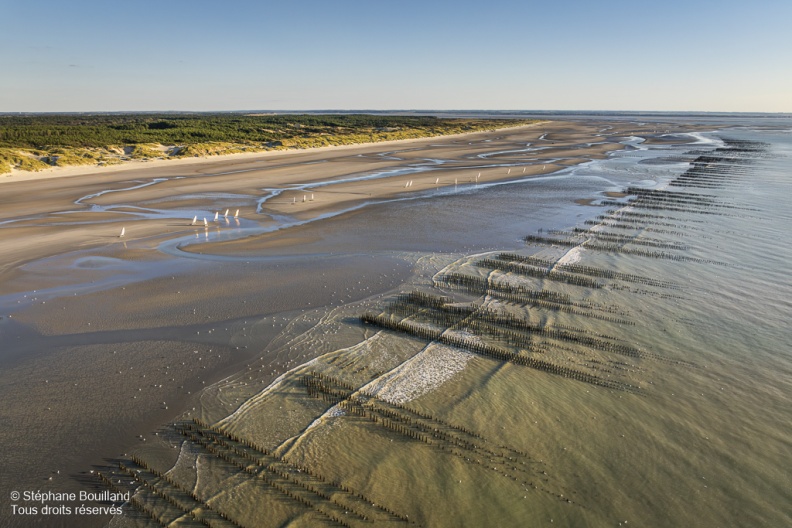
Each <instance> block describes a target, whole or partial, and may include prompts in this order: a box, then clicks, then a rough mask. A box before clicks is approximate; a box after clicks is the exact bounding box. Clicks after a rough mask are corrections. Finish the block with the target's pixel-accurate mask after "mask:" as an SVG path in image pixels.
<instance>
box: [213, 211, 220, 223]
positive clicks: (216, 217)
mask: <svg viewBox="0 0 792 528" xmlns="http://www.w3.org/2000/svg"><path fill="white" fill-rule="evenodd" d="M218 218H220V213H219V212H215V219H214V221H215V222H217V220H218Z"/></svg>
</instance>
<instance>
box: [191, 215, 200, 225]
mask: <svg viewBox="0 0 792 528" xmlns="http://www.w3.org/2000/svg"><path fill="white" fill-rule="evenodd" d="M197 223H198V215H195V216H193V221H192V224H190V225H195V224H197Z"/></svg>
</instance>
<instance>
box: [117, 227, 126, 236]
mask: <svg viewBox="0 0 792 528" xmlns="http://www.w3.org/2000/svg"><path fill="white" fill-rule="evenodd" d="M125 233H126V227H122V228H121V234H120V235H118V238H123V237H124V234H125Z"/></svg>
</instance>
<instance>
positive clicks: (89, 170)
mask: <svg viewBox="0 0 792 528" xmlns="http://www.w3.org/2000/svg"><path fill="white" fill-rule="evenodd" d="M547 123H552V121H539V122H537V123H531V124H529V125H518V126H513V127H501V128H494V129H492V130H482V131H476V132H466V133H461V134H441V135H437V136H426V137H421V138H413V139H392V140H386V141H372V142H367V143H353V144H347V145H328V146H324V147H311V148H287V149H280V150H277V149H272V150H263V151H260V152H239V153H236V154H219V155H217V156H194V157H191V158H168V159H151V160H127V161H122V162H121V163H119V164H116V165H108V166H98V165H92V166H87V165H74V166H65V167H51V168H48V169H42V170H40V171H23V170H19V169H12V170H11V172H10V173H8V174H0V185H2V184H3V183H12V182H22V181H31V180H36V181H38V180H47V179H53V178H68V177H71V176H87V175H96V174H112V173H115V172H122V171H126V170H131V169H152V170H154V169H159V168H163V167H171V166H181V165H188V166H189V165H194V164H211V163H213V162H215V163H223V162H229V161H250V160H256V159H258V158H262V159H265V158H269V157H272V156H278V155H286V156H288V155H292V154H304V153H322V152H333V151H343V150H349V149H355V148H361V147H369V146H374V145H400V144H404V145H409V144H411V143H417V142H421V141H431V140H436V139H438V138H456V137H463V136H475V135H476V134H490V133H493V132H502V131H506V130H519V129H523V128H534V127H537V126H540V125H543V124H547Z"/></svg>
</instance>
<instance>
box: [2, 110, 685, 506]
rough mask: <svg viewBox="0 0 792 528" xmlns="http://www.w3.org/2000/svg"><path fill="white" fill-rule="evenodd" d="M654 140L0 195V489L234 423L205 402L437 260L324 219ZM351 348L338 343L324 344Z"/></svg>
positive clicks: (59, 177) (308, 165)
mask: <svg viewBox="0 0 792 528" xmlns="http://www.w3.org/2000/svg"><path fill="white" fill-rule="evenodd" d="M655 128H656V126H655V125H651V124H649V125H636V124H635V123H626V122H625V123H597V122H586V123H555V122H552V123H541V124H539V125H532V126H529V127H520V128H513V129H504V130H499V131H493V132H478V133H473V134H466V135H460V136H443V137H434V138H424V139H417V140H407V141H397V142H383V143H375V144H368V145H355V146H344V147H326V148H320V149H311V150H306V151H287V152H281V151H279V152H270V153H256V154H236V155H232V156H227V157H222V158H221V157H217V158H208V159H202V160H195V159H190V160H168V161H162V162H139V163H135V164H130V165H129V166H114V167H110V168H96V169H93V168H92V169H85V168H68V169H58V170H55V171H52V172H51V173H50V172H44V173H31V174H29V175H27V174H22V175H20V174H19V173H15V174H14V175H13V176H12V177H5V178H0V181H2V191H3V192H2V194H1V195H0V205H1V206H2V207H0V255H3V257H2V261H0V310H1V311H0V315H2V316H3V318H2V320H0V332H2V334H3V341H4V342H5V343H7V344H8V345H7V346H4V347H3V351H2V353H0V365H2V366H3V367H4V368H3V369H2V371H1V372H0V398H2V400H3V401H4V402H7V404H8V405H6V408H5V410H4V411H3V415H2V418H3V419H5V420H6V421H7V422H8V423H10V424H12V426H11V427H8V428H4V430H3V431H2V432H0V440H2V441H3V442H4V445H5V446H7V447H8V449H9V453H11V452H13V455H9V456H8V457H7V460H6V469H7V471H8V474H9V475H11V476H13V478H14V479H17V480H18V481H20V482H22V484H24V485H26V486H28V487H31V488H32V487H34V486H39V487H41V489H44V487H46V488H47V489H48V490H51V491H57V492H74V491H80V490H81V489H82V488H81V486H82V484H81V481H80V480H79V479H85V478H88V477H86V474H87V472H88V471H89V470H90V469H91V468H93V467H99V466H101V465H102V464H106V463H108V461H112V459H113V457H115V456H118V455H119V454H120V453H122V452H127V451H129V450H130V449H133V448H135V449H139V448H144V446H145V442H150V443H157V444H161V443H162V442H163V440H162V439H160V438H158V437H157V436H156V435H153V432H155V431H156V430H157V424H163V423H166V422H168V421H170V420H172V419H173V418H174V417H177V416H182V415H184V413H193V415H203V413H205V412H211V413H214V414H217V413H221V414H222V412H231V411H233V409H235V408H236V407H238V406H239V405H241V404H242V403H243V402H241V401H235V400H233V399H230V397H229V399H228V400H224V401H222V403H217V401H218V400H217V399H216V397H221V395H219V394H217V393H213V394H212V395H211V397H208V396H207V397H202V395H205V394H207V393H206V392H205V391H206V390H207V388H208V387H211V386H212V385H213V384H214V383H215V382H217V381H218V380H220V379H222V378H225V377H227V376H230V375H235V374H238V373H239V372H240V371H243V370H244V369H245V368H246V367H247V365H248V364H249V362H250V361H251V360H252V359H254V358H264V363H266V365H267V368H268V369H269V370H268V371H267V372H266V373H259V374H257V377H256V381H255V382H256V383H257V384H259V385H262V386H266V384H268V383H269V382H270V381H271V380H272V379H275V378H276V377H277V376H278V375H280V374H282V373H283V372H285V371H287V370H289V369H290V368H293V367H294V366H296V365H299V364H302V363H303V362H305V361H307V360H309V359H310V354H314V355H317V354H321V353H322V352H323V351H325V349H324V348H322V347H321V346H319V345H317V346H316V347H315V349H312V350H311V351H310V352H305V351H302V350H300V349H299V347H297V346H296V345H293V346H294V351H292V350H291V349H290V348H289V346H292V345H284V343H286V344H288V343H292V340H297V342H299V336H300V335H302V333H303V332H305V331H306V330H307V329H308V328H310V327H311V326H312V325H314V324H315V323H316V321H317V320H318V318H321V317H322V313H323V311H324V312H327V311H332V310H334V309H336V308H338V307H341V306H344V305H346V304H349V303H351V302H358V301H366V300H367V299H372V298H375V297H377V296H380V295H384V294H386V293H388V292H392V291H393V290H394V289H395V288H398V287H399V285H400V284H402V283H403V282H404V281H406V280H407V279H408V278H409V277H410V276H411V275H412V272H413V266H414V265H415V261H416V260H417V259H418V258H419V257H418V256H416V255H419V253H420V252H421V251H423V252H425V254H427V255H428V254H431V253H432V248H431V247H428V246H429V244H428V243H426V244H423V245H421V244H417V245H415V246H414V247H412V248H410V249H411V251H413V252H412V253H409V254H408V253H407V252H403V253H398V252H390V253H388V252H377V253H375V252H372V251H371V249H370V248H372V247H373V246H375V245H377V244H380V245H382V244H385V242H386V241H382V240H374V239H373V237H375V236H376V235H375V234H368V233H366V232H355V233H341V235H343V236H344V244H343V245H334V244H335V243H336V241H335V239H331V238H329V237H327V236H326V233H324V232H323V231H322V226H323V225H324V224H325V222H323V219H325V218H329V217H333V218H340V217H342V216H351V215H359V218H361V219H362V221H364V222H365V220H366V219H367V218H369V217H368V216H367V215H368V210H367V207H366V205H367V204H370V203H387V202H389V201H392V200H396V199H407V198H410V197H415V196H429V195H431V193H437V194H439V195H443V193H453V192H455V191H456V190H457V189H458V190H459V191H460V192H474V191H475V187H476V185H480V186H486V185H489V184H493V183H496V182H502V181H506V180H518V179H525V178H536V177H542V176H548V175H551V174H553V173H556V172H557V171H559V170H561V169H564V168H567V167H572V166H575V165H579V164H581V163H585V162H588V161H590V160H592V159H598V158H603V157H606V156H607V155H608V154H609V153H610V152H613V151H615V150H618V149H623V148H624V147H625V145H624V141H625V139H626V138H628V137H630V136H640V135H643V136H649V135H651V134H653V131H654V129H655ZM690 130H695V128H694V127H678V128H676V129H675V131H676V132H686V131H690ZM580 198H582V197H575V196H570V197H569V206H570V207H576V206H575V203H574V202H575V200H576V199H580ZM237 209H238V210H239V215H238V217H235V216H236V215H235V213H236V210H237ZM226 210H228V211H229V212H228V213H227V214H226ZM215 215H216V216H217V220H215ZM194 217H197V218H198V221H197V225H193V218H194ZM204 218H206V223H207V224H208V225H207V227H205V226H204ZM460 221H463V219H460ZM327 224H328V225H332V223H330V222H328V223H327ZM550 227H552V226H550ZM122 228H124V237H120V236H119V235H120V233H121V229H122ZM188 240H189V241H190V242H191V243H190V244H189V245H187V244H186V242H187V241H188ZM464 242H465V241H464V240H459V241H451V242H449V248H450V249H449V251H454V250H456V251H463V248H464ZM166 249H167V251H166ZM305 254H315V255H321V257H322V258H305V257H304V256H302V255H305ZM361 338H362V331H361V330H359V329H356V328H352V329H347V330H345V331H343V332H341V337H334V339H335V340H336V341H335V342H334V343H333V345H332V346H338V345H339V343H340V344H346V345H348V346H351V345H353V344H355V343H356V342H359V341H360V340H361ZM272 343H275V344H277V346H274V345H272ZM327 346H330V345H327ZM306 354H307V356H306ZM221 398H222V397H221ZM207 406H215V407H212V408H211V409H210V411H207V410H206V407H207ZM193 408H194V409H195V410H193ZM53 431H56V433H53ZM142 446H143V447H142ZM56 471H60V473H55V472H56ZM50 478H52V479H53V480H49V479H50ZM42 486H44V487H42ZM0 491H2V492H3V493H5V492H6V490H5V489H3V490H0ZM6 495H7V493H6Z"/></svg>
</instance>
